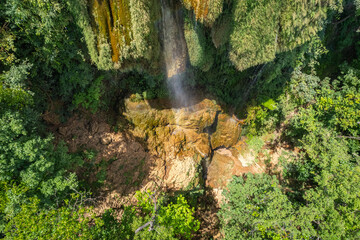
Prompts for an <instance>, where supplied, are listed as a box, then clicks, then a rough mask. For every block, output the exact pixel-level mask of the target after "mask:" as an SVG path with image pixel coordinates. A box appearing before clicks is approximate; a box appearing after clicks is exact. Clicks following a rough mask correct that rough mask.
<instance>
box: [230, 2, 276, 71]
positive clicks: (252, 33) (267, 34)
mask: <svg viewBox="0 0 360 240" xmlns="http://www.w3.org/2000/svg"><path fill="white" fill-rule="evenodd" d="M279 8H280V1H276V0H261V1H251V0H247V1H241V0H238V1H236V2H235V3H234V12H233V21H234V29H233V32H232V34H231V35H230V46H231V49H230V59H231V61H232V62H233V63H234V64H235V66H236V68H237V69H238V70H240V71H242V70H244V69H246V68H249V67H252V66H255V65H258V64H261V63H265V62H269V61H271V60H273V59H274V58H275V53H276V52H277V38H278V31H279V26H278V18H279V15H280V11H278V9H279Z"/></svg>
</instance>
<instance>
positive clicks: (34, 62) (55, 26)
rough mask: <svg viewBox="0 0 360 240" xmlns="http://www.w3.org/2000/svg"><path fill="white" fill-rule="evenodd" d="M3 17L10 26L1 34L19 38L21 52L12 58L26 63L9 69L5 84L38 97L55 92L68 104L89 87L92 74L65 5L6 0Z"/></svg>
mask: <svg viewBox="0 0 360 240" xmlns="http://www.w3.org/2000/svg"><path fill="white" fill-rule="evenodd" d="M1 16H2V17H3V19H4V21H5V22H6V23H7V26H8V27H7V28H5V29H3V30H2V32H3V34H5V35H9V34H12V35H14V36H16V37H15V38H13V41H14V43H13V45H14V48H16V49H21V51H19V50H17V51H14V53H13V54H14V57H15V58H16V59H20V60H22V62H23V63H22V64H16V62H17V61H19V60H17V61H13V62H12V66H10V65H9V66H8V67H7V68H9V67H10V71H9V72H7V73H6V74H5V76H4V78H5V81H8V82H12V83H21V84H22V86H26V87H29V86H31V87H32V91H33V92H35V93H36V94H38V95H39V96H41V95H43V94H44V92H50V91H51V90H53V89H54V88H55V89H56V91H54V93H53V95H55V96H62V97H64V100H65V101H71V100H72V99H71V98H72V97H73V95H74V93H76V92H81V91H83V90H84V89H86V88H87V87H88V85H89V83H90V81H91V80H92V74H93V73H92V72H91V68H90V66H89V65H88V64H87V63H86V62H85V59H86V56H87V55H86V53H85V52H83V49H82V46H81V39H80V38H81V36H80V35H79V33H80V32H79V30H78V29H77V28H76V26H75V25H74V24H73V23H72V17H71V14H69V12H68V9H67V5H66V3H65V1H62V0H59V1H46V0H44V1H20V0H6V1H3V2H2V3H1ZM24 46H26V47H24ZM25 59H26V61H24V60H25ZM30 66H31V69H30ZM6 70H8V69H6ZM28 73H29V74H28ZM25 75H26V76H27V79H26V81H23V80H24V76H25ZM35 100H36V101H37V100H38V99H35Z"/></svg>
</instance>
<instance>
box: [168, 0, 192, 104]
mask: <svg viewBox="0 0 360 240" xmlns="http://www.w3.org/2000/svg"><path fill="white" fill-rule="evenodd" d="M180 6H181V5H180V3H179V2H178V1H174V0H161V14H162V40H163V53H164V61H165V68H166V69H165V70H166V82H167V86H168V88H169V91H170V94H171V95H172V96H173V98H174V102H173V106H188V105H189V103H190V102H189V96H188V94H187V93H186V90H185V86H184V80H185V77H186V62H187V48H186V42H185V37H184V31H183V17H182V14H181V10H180V9H181V8H180Z"/></svg>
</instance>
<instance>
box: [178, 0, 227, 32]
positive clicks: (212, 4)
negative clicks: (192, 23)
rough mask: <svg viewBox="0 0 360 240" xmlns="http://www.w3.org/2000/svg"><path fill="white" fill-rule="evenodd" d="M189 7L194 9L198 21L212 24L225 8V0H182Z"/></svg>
mask: <svg viewBox="0 0 360 240" xmlns="http://www.w3.org/2000/svg"><path fill="white" fill-rule="evenodd" d="M182 1H183V4H184V6H185V7H186V8H187V9H189V10H190V9H192V10H193V11H194V14H195V18H196V20H197V21H199V22H202V23H205V24H207V25H210V26H211V25H212V24H213V23H214V22H215V20H216V19H217V18H218V17H219V15H220V14H221V13H222V10H223V2H224V0H182Z"/></svg>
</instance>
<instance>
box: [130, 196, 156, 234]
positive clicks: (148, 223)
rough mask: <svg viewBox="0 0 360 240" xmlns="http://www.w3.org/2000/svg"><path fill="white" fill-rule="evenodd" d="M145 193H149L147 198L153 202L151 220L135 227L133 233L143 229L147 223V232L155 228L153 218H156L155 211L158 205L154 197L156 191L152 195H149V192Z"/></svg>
mask: <svg viewBox="0 0 360 240" xmlns="http://www.w3.org/2000/svg"><path fill="white" fill-rule="evenodd" d="M147 194H148V195H149V198H150V199H151V200H153V202H154V212H153V214H152V217H151V220H150V221H149V222H147V223H145V224H144V225H142V226H141V227H139V228H138V229H136V231H135V234H137V233H138V232H140V231H141V230H143V229H144V228H146V227H147V226H149V225H150V227H149V232H150V231H152V230H155V229H154V223H155V219H156V216H157V211H158V206H157V202H156V198H155V195H156V191H155V192H154V193H153V194H152V195H150V194H149V193H147Z"/></svg>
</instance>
